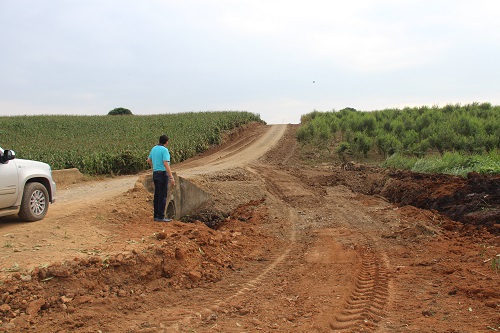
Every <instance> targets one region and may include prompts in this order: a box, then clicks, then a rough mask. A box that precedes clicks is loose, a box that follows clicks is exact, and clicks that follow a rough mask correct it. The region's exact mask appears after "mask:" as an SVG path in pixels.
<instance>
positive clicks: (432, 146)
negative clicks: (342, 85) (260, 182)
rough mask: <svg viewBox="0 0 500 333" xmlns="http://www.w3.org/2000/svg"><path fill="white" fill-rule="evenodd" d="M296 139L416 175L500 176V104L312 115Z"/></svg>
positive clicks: (305, 119) (331, 152)
mask: <svg viewBox="0 0 500 333" xmlns="http://www.w3.org/2000/svg"><path fill="white" fill-rule="evenodd" d="M297 139H298V140H299V142H301V143H302V145H303V146H309V147H316V150H317V151H318V152H319V153H321V154H323V155H324V156H325V157H326V158H331V157H332V156H336V157H340V159H342V160H346V159H349V160H351V159H354V160H370V158H371V159H372V160H373V159H374V158H375V159H378V160H379V161H380V160H383V161H384V162H385V163H384V166H392V167H397V168H408V169H412V170H413V171H420V172H442V173H450V174H460V175H464V174H466V173H468V172H470V171H477V172H481V173H500V106H493V105H491V104H490V103H481V104H479V103H472V104H468V105H463V106H462V105H458V104H457V105H446V106H444V107H442V108H440V107H426V106H423V107H418V108H404V109H385V110H380V111H371V112H364V111H358V110H355V109H352V108H346V109H343V110H340V111H335V110H333V111H331V112H319V111H315V112H312V113H309V114H307V115H304V116H302V119H301V127H300V128H299V130H298V132H297Z"/></svg>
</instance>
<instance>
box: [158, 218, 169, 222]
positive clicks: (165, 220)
mask: <svg viewBox="0 0 500 333" xmlns="http://www.w3.org/2000/svg"><path fill="white" fill-rule="evenodd" d="M155 221H156V222H170V221H172V219H167V218H164V219H155Z"/></svg>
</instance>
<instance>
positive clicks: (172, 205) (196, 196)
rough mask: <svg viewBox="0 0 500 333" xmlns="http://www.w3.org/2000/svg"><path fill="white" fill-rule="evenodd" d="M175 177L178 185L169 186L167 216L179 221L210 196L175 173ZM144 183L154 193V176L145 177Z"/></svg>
mask: <svg viewBox="0 0 500 333" xmlns="http://www.w3.org/2000/svg"><path fill="white" fill-rule="evenodd" d="M173 175H174V178H175V183H176V184H175V186H172V185H169V186H168V193H167V207H166V216H167V217H169V218H173V219H176V220H179V219H180V218H182V217H183V216H186V215H188V214H189V213H192V212H193V211H195V210H196V209H197V208H199V207H200V206H201V205H202V204H203V203H205V202H206V201H207V200H209V199H210V194H209V193H207V192H205V191H203V190H202V189H200V188H199V187H197V186H196V185H194V184H193V183H191V182H190V181H189V180H187V179H185V178H182V177H179V176H177V174H176V173H175V172H174V173H173ZM143 183H144V186H145V187H146V189H147V190H148V191H150V192H154V184H153V177H152V176H148V177H144V180H143Z"/></svg>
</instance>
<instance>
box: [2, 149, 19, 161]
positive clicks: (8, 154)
mask: <svg viewBox="0 0 500 333" xmlns="http://www.w3.org/2000/svg"><path fill="white" fill-rule="evenodd" d="M15 158H16V153H15V152H14V151H13V150H4V151H3V155H2V156H0V162H1V163H6V162H8V161H10V160H13V159H15Z"/></svg>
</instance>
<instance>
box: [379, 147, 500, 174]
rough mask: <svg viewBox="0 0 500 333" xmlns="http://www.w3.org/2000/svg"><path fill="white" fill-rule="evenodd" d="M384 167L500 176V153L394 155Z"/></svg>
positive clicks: (426, 171)
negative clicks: (423, 155) (415, 156)
mask: <svg viewBox="0 0 500 333" xmlns="http://www.w3.org/2000/svg"><path fill="white" fill-rule="evenodd" d="M382 165H383V166H384V167H392V168H397V169H409V170H411V171H414V172H423V173H444V174H450V175H455V176H461V177H465V176H466V175H467V174H468V173H469V172H478V173H483V174H500V153H499V152H498V151H492V152H490V153H483V154H465V153H461V152H447V153H444V154H443V156H428V157H424V158H419V159H417V158H414V157H407V156H402V155H400V154H394V155H393V156H391V157H389V158H388V159H387V160H385V162H384V163H383V164H382Z"/></svg>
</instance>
